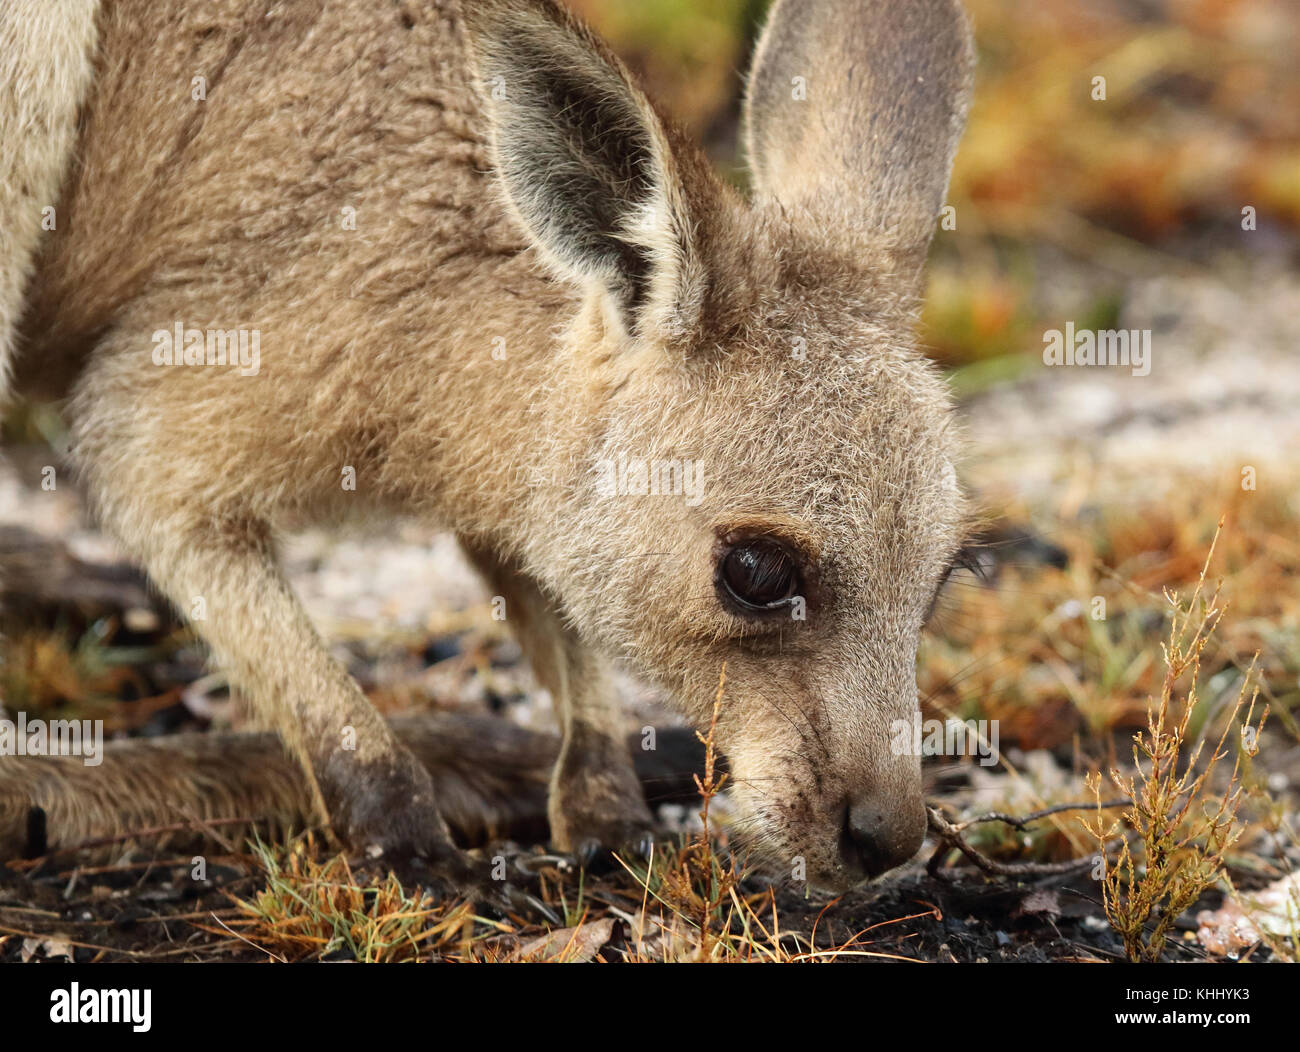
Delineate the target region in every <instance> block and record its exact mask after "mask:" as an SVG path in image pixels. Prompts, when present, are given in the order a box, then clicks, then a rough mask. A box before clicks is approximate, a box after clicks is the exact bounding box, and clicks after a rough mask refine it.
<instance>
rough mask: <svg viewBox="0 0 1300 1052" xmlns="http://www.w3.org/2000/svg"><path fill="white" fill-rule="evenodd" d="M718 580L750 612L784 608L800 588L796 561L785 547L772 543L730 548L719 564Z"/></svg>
mask: <svg viewBox="0 0 1300 1052" xmlns="http://www.w3.org/2000/svg"><path fill="white" fill-rule="evenodd" d="M718 581H719V583H720V584H721V586H722V588H723V590H724V591H725V592H726V593H727V595H728V596H730V597H731V598H732V599H734V600H735V601H736V602H737V603H739V604H740V605H741V606H742V607H745V608H746V609H750V610H770V609H772V608H773V607H778V606H782V605H784V604H785V603H786V602H788V601H789V600H790V599H792V598H793V597H794V596H796V595H797V594H798V593H799V588H800V581H799V571H798V569H797V568H796V567H795V562H794V558H793V557H792V556H791V555H790V553H789V552H788V551H787V550H786V549H785V547H784V546H783V545H781V544H778V543H777V542H776V541H770V540H755V541H748V542H746V543H744V544H739V545H736V546H735V547H734V548H729V549H728V550H727V553H726V554H725V555H724V556H723V557H722V560H721V561H720V562H719V564H718Z"/></svg>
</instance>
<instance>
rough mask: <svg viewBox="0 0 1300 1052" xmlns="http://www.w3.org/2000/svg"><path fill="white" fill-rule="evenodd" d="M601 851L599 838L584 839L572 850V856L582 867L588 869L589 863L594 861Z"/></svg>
mask: <svg viewBox="0 0 1300 1052" xmlns="http://www.w3.org/2000/svg"><path fill="white" fill-rule="evenodd" d="M600 853H601V846H600V841H599V840H584V841H583V842H582V843H581V844H579V845H578V847H577V849H576V850H575V851H574V852H573V855H574V858H576V859H577V860H578V865H579V866H581V867H582V868H583V869H589V868H590V867H591V864H592V863H593V862H595V861H596V859H597V857H598V856H599V855H600Z"/></svg>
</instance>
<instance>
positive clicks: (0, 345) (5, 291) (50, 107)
mask: <svg viewBox="0 0 1300 1052" xmlns="http://www.w3.org/2000/svg"><path fill="white" fill-rule="evenodd" d="M98 9H99V0H6V2H5V3H4V5H3V6H0V142H3V143H4V150H3V151H0V408H2V407H3V406H4V404H5V402H6V401H7V398H8V393H9V380H10V377H11V374H12V372H13V359H14V354H15V348H14V342H15V339H16V334H17V329H18V318H19V315H20V314H21V313H22V304H23V296H24V293H25V290H26V286H27V281H28V279H29V278H30V277H31V274H32V270H33V268H34V263H35V257H36V254H37V249H38V246H39V244H40V240H41V235H42V233H43V232H44V231H47V230H52V229H55V228H56V225H57V223H58V213H57V210H56V202H57V199H58V197H59V191H60V188H61V186H62V184H63V180H64V177H65V175H66V173H67V169H68V163H69V160H70V158H71V156H72V150H73V145H74V143H75V141H76V129H77V112H78V110H79V108H80V107H81V103H82V100H83V99H84V98H85V94H86V91H87V89H88V87H89V86H90V80H91V70H92V66H93V62H94V52H95V16H96V13H97V11H98Z"/></svg>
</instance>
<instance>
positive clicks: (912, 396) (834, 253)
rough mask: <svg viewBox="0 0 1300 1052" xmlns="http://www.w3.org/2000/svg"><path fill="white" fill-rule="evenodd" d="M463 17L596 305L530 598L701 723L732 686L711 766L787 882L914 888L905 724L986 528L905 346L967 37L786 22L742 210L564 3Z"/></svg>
mask: <svg viewBox="0 0 1300 1052" xmlns="http://www.w3.org/2000/svg"><path fill="white" fill-rule="evenodd" d="M473 6H474V13H473V14H472V15H470V28H471V34H472V39H473V41H474V45H475V51H476V54H477V56H478V61H479V68H480V73H481V74H482V76H483V78H484V83H485V92H488V93H490V94H491V95H492V102H491V105H490V112H491V113H492V116H493V136H494V149H495V157H496V161H497V166H498V170H499V174H500V179H501V183H502V186H503V188H504V191H505V194H506V197H507V199H508V201H509V205H510V207H511V208H512V209H513V210H514V212H515V213H516V215H517V217H518V219H519V220H520V221H521V222H522V224H523V226H524V227H525V229H526V230H527V231H528V232H529V234H530V235H531V237H532V238H533V240H534V243H535V247H536V249H537V250H538V252H539V254H540V256H541V257H542V259H543V260H545V262H546V263H547V264H549V266H550V267H552V268H553V270H554V271H555V272H556V273H557V274H558V275H559V276H560V277H562V278H563V279H564V280H567V281H569V282H572V283H575V284H576V285H577V286H579V287H580V288H582V289H583V290H585V296H584V299H583V303H584V306H583V307H582V309H581V312H580V315H579V317H578V319H577V320H576V321H575V322H574V323H573V324H572V326H571V327H570V330H569V333H568V337H567V340H566V341H565V346H564V349H563V350H562V351H561V352H559V353H561V355H564V356H567V359H566V360H565V361H564V362H557V375H558V374H559V373H560V372H563V371H564V370H565V369H568V370H569V371H570V372H571V373H572V374H573V375H577V376H580V377H581V382H580V383H575V384H573V385H571V386H570V388H568V390H570V391H571V393H572V397H573V398H575V399H579V400H580V401H581V405H574V406H570V407H567V408H566V409H565V410H564V411H563V413H561V414H560V415H561V416H564V417H566V418H567V419H568V421H569V424H570V426H571V427H572V429H573V433H574V434H575V435H577V436H579V437H578V438H577V439H576V440H575V441H577V442H578V443H579V452H578V454H577V459H578V461H579V463H578V464H577V466H576V468H575V470H574V471H573V472H572V474H571V475H570V476H569V477H568V479H567V481H566V483H565V484H564V485H563V486H561V487H559V488H558V490H557V491H553V492H549V493H548V494H547V495H546V496H545V497H542V498H539V501H544V502H545V503H544V505H539V511H538V514H539V516H541V517H542V518H543V519H544V520H545V521H546V522H547V523H548V524H549V530H548V532H549V534H550V536H549V537H548V538H545V539H539V540H538V541H537V542H536V543H537V545H538V546H539V549H538V550H539V551H540V550H541V548H542V547H543V546H544V548H545V555H544V556H539V557H537V558H536V559H535V560H534V562H535V563H536V565H537V572H538V573H539V574H540V575H542V576H543V578H544V580H545V581H546V583H547V584H548V585H549V586H550V587H551V588H552V589H553V590H554V592H555V594H556V596H557V598H558V600H559V601H560V602H561V603H562V604H563V606H564V607H565V609H566V611H567V613H568V615H569V616H570V617H571V618H572V619H573V621H574V623H575V624H576V625H577V626H578V628H579V629H580V630H581V632H582V633H583V634H584V635H585V636H586V637H587V638H589V639H590V640H592V641H593V642H595V643H597V644H599V645H601V646H602V647H603V648H604V649H606V650H607V651H609V652H612V653H615V654H617V655H619V656H621V657H623V658H624V659H626V660H627V661H628V662H629V663H630V664H631V666H632V667H633V668H634V669H635V670H637V671H638V672H640V673H642V674H644V675H646V676H648V677H649V678H650V679H652V680H654V681H656V682H658V683H659V684H661V685H663V686H664V687H666V688H667V689H668V691H669V692H670V693H671V695H672V696H673V697H674V698H675V699H676V701H677V703H678V704H679V706H680V707H681V708H682V710H683V711H684V712H685V713H686V714H687V715H688V716H689V717H690V718H692V719H693V720H694V721H695V722H696V723H697V725H699V724H705V725H706V724H707V723H708V719H709V715H710V712H711V710H712V705H713V700H714V695H715V691H716V688H717V685H718V681H719V674H720V672H721V670H722V667H723V665H724V663H725V666H726V689H725V695H724V700H723V703H722V706H721V715H720V718H719V722H718V732H717V733H718V741H719V745H720V747H721V749H722V750H723V751H724V752H725V753H726V755H727V757H728V760H729V762H730V765H731V772H732V773H731V782H732V787H733V788H732V791H733V794H734V796H735V797H736V798H737V799H738V801H739V803H740V805H741V808H742V813H743V814H744V815H745V826H746V827H747V829H748V831H749V832H750V833H751V834H752V843H753V845H754V846H755V847H756V848H757V849H758V850H759V852H760V854H761V855H763V856H766V859H767V861H768V863H769V865H770V867H771V868H772V869H773V870H774V871H778V872H781V871H784V872H786V873H787V874H792V875H796V876H798V875H801V874H802V875H805V876H806V879H807V880H809V881H810V882H812V883H813V884H815V885H818V886H822V887H826V888H830V889H837V888H843V887H846V886H849V885H852V884H854V883H857V882H859V881H860V880H862V879H864V878H866V877H868V876H871V875H874V874H877V873H879V872H882V871H884V870H886V869H888V868H890V867H892V866H894V865H897V864H899V863H901V862H903V861H905V860H906V859H907V858H909V857H910V856H911V855H912V854H913V853H914V852H915V851H916V849H917V848H918V847H919V846H920V843H921V840H922V836H923V834H924V830H925V824H926V823H925V812H924V807H923V800H922V791H921V770H920V759H919V757H918V756H915V755H908V754H903V753H900V752H897V751H896V750H895V749H894V748H893V743H894V742H895V741H896V740H897V738H898V736H897V735H896V734H895V733H894V732H893V725H894V724H895V722H896V721H900V720H904V721H909V722H910V721H911V719H912V717H913V715H914V713H915V712H916V709H917V692H916V670H915V661H916V652H917V645H918V637H919V634H920V631H921V628H922V622H923V621H924V618H925V615H926V612H927V610H928V608H929V607H930V605H931V603H932V600H933V598H934V596H935V593H936V591H937V589H938V587H939V586H940V584H941V583H942V579H943V576H944V574H945V571H946V569H947V568H948V566H949V565H950V563H951V560H952V558H953V556H954V553H955V551H956V549H957V547H958V544H959V531H960V528H961V522H962V520H963V512H964V509H963V501H962V496H961V493H960V491H959V488H958V484H957V480H956V475H955V472H954V456H955V452H956V450H955V444H956V443H955V439H954V436H953V432H952V422H951V419H950V408H949V402H948V396H947V391H946V387H945V385H944V383H943V382H942V380H941V379H940V377H939V376H938V375H937V373H936V371H935V370H934V369H933V368H932V366H931V365H930V364H929V363H927V362H926V361H925V360H924V359H923V358H922V357H921V356H920V355H919V354H918V352H917V350H916V348H915V337H914V335H913V324H914V321H915V313H916V307H917V301H918V293H919V286H920V268H921V265H922V262H923V260H924V256H925V253H926V250H927V247H928V245H929V242H930V238H931V233H932V231H933V227H934V224H935V222H936V220H937V217H938V213H939V210H940V208H941V206H942V203H943V196H944V193H945V191H946V186H947V180H948V175H949V170H950V167H951V162H952V156H953V152H954V150H955V148H956V143H957V140H958V138H959V136H960V132H961V128H962V125H963V121H964V116H965V108H966V102H967V96H968V92H969V79H970V69H971V65H972V58H971V45H970V39H969V31H968V29H967V25H966V22H965V19H964V16H963V15H962V13H961V11H960V9H959V7H958V5H957V3H956V0H912V2H909V3H906V4H900V3H896V2H891V0H804V2H802V3H796V2H794V0H779V2H778V3H777V4H776V6H775V10H774V12H773V14H772V16H771V18H770V20H769V23H768V25H767V28H766V30H765V32H764V34H763V37H762V40H761V43H760V45H759V48H758V51H757V56H756V59H755V65H754V69H753V71H752V73H751V77H750V87H749V96H748V101H747V108H746V115H745V124H746V127H745V135H746V143H747V147H748V152H749V157H750V164H751V168H752V171H753V182H754V189H753V192H752V195H751V196H750V197H749V198H748V199H745V198H742V197H741V196H740V195H739V194H737V193H735V192H733V191H731V190H730V189H729V188H728V187H727V186H725V185H723V184H722V183H721V182H720V181H719V180H718V179H717V177H716V176H715V175H714V174H713V172H712V170H711V168H710V166H709V165H708V163H707V162H706V160H705V159H704V158H703V156H702V155H701V154H700V152H699V151H698V150H697V149H695V148H694V147H693V146H691V145H690V144H689V143H687V142H685V141H684V140H683V139H682V138H681V137H680V136H679V135H678V134H677V133H676V132H675V131H674V130H673V129H672V127H671V126H670V125H669V124H668V123H667V122H665V121H664V120H663V119H661V117H660V116H658V115H657V113H656V111H655V110H654V109H653V107H652V106H651V105H650V104H649V103H648V102H647V100H646V99H645V97H644V96H643V95H642V94H641V93H640V92H639V91H638V90H637V88H636V87H635V86H634V85H633V84H632V82H631V80H630V78H629V76H628V74H627V73H626V71H625V70H624V68H623V67H622V66H621V64H620V63H619V62H618V61H617V60H616V59H615V58H614V57H613V56H612V55H611V54H610V53H609V52H608V50H607V49H605V48H604V46H603V45H601V44H600V43H599V42H598V41H597V40H596V39H594V38H593V37H592V36H591V35H590V33H589V32H587V31H586V30H585V29H584V28H582V27H581V26H580V25H578V24H577V23H576V22H575V21H573V20H572V19H571V17H570V16H568V15H566V14H565V13H564V12H563V11H562V10H561V9H560V8H559V7H557V6H555V5H554V4H552V3H550V2H542V0H509V2H504V3H479V4H475V5H473ZM539 440H540V439H539ZM552 440H554V439H552ZM557 494H558V495H557ZM540 529H541V528H540V527H539V530H540Z"/></svg>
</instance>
